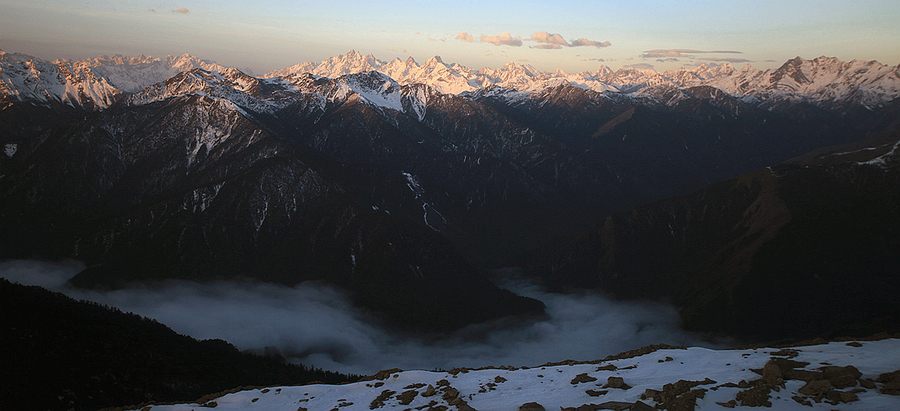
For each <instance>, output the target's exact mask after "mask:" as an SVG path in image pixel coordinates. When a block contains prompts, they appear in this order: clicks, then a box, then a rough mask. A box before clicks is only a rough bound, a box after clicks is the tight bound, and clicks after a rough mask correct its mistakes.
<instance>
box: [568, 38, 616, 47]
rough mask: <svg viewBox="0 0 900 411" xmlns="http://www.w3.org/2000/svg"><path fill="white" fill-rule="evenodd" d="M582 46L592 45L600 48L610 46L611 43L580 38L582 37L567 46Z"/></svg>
mask: <svg viewBox="0 0 900 411" xmlns="http://www.w3.org/2000/svg"><path fill="white" fill-rule="evenodd" d="M582 46H593V47H596V48H601V47H609V46H612V43H610V42H608V41H593V40H588V39H584V38H582V39H578V40H575V41H573V42H572V44H570V45H569V47H582Z"/></svg>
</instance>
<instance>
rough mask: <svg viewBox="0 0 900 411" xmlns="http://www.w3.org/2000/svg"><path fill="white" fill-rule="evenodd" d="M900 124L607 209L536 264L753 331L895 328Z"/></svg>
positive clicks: (695, 323) (899, 280) (700, 322)
mask: <svg viewBox="0 0 900 411" xmlns="http://www.w3.org/2000/svg"><path fill="white" fill-rule="evenodd" d="M898 143H900V133H898V132H893V133H890V134H887V135H884V136H881V137H880V138H876V139H871V140H869V141H867V142H864V143H860V144H856V145H854V146H844V147H839V148H832V149H829V150H823V151H820V152H819V153H814V154H811V155H809V156H806V158H805V159H804V161H801V162H794V163H788V164H782V165H779V166H775V167H770V168H765V169H761V170H758V171H756V172H754V173H751V174H747V175H745V176H742V177H740V178H737V179H733V180H729V181H725V182H723V183H719V184H714V185H711V186H709V187H707V188H705V189H703V190H700V191H698V192H695V193H693V194H691V195H687V196H683V197H677V198H672V199H668V200H662V201H657V202H654V203H651V204H648V205H646V206H642V207H638V208H635V209H633V210H631V211H630V212H628V213H621V214H616V215H613V216H611V217H609V218H607V219H606V221H605V222H603V223H602V224H599V225H597V226H595V227H593V228H592V229H590V230H588V231H586V232H584V233H583V234H582V235H580V236H579V237H578V238H577V239H574V240H572V241H570V242H569V243H567V244H564V245H559V246H558V247H557V248H556V249H555V251H553V252H552V253H551V257H549V258H548V259H547V260H545V261H543V262H541V263H538V264H536V265H535V266H533V270H534V272H535V273H537V274H539V275H541V276H543V278H544V279H545V280H546V281H547V282H549V283H551V284H553V285H555V286H558V287H571V286H574V287H599V288H603V289H605V290H607V291H610V292H612V293H614V294H616V295H617V296H620V297H623V298H654V299H664V300H669V301H672V302H674V303H675V304H676V305H677V306H678V307H679V308H680V310H681V314H682V318H683V320H684V324H685V326H687V327H688V328H690V329H694V330H704V331H714V332H724V333H728V334H731V335H735V336H740V337H744V338H749V339H756V340H772V339H783V338H799V337H807V336H813V335H834V334H856V335H859V334H866V333H873V332H880V331H897V328H898V326H897V324H900V322H898V319H900V300H898V299H897V295H900V190H898V189H897V188H898V187H900V161H898V160H900V156H898Z"/></svg>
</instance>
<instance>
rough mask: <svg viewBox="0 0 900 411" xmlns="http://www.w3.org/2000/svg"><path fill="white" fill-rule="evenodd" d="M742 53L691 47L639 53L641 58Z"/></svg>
mask: <svg viewBox="0 0 900 411" xmlns="http://www.w3.org/2000/svg"><path fill="white" fill-rule="evenodd" d="M720 53H725V54H743V52H740V51H731V50H716V51H704V50H692V49H667V50H666V49H658V50H648V51H645V52H644V54H641V57H642V58H645V59H652V58H667V57H676V58H679V57H680V58H694V57H693V56H692V54H720Z"/></svg>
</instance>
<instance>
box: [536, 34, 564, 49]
mask: <svg viewBox="0 0 900 411" xmlns="http://www.w3.org/2000/svg"><path fill="white" fill-rule="evenodd" d="M530 40H531V41H536V42H538V43H546V44H557V45H560V46H568V45H569V42H567V41H566V39H564V38H563V36H560V35H559V34H557V33H553V34H550V33H548V32H546V31H537V32H535V33H534V34H532V35H531V39H530ZM538 48H541V47H538ZM554 48H559V47H554Z"/></svg>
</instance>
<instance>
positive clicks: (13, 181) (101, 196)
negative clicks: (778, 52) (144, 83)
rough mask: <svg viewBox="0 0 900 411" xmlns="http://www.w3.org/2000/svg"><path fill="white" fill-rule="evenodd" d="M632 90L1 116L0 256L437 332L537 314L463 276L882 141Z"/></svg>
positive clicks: (386, 88)
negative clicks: (226, 286) (324, 304)
mask: <svg viewBox="0 0 900 411" xmlns="http://www.w3.org/2000/svg"><path fill="white" fill-rule="evenodd" d="M641 90H644V89H641ZM641 93H643V94H641ZM641 93H635V94H621V93H598V92H595V91H592V90H585V89H581V88H578V87H575V86H573V85H570V84H567V83H566V84H559V85H556V86H554V87H550V88H546V89H542V90H540V91H536V92H529V93H522V92H517V91H514V90H509V89H502V88H499V87H491V88H486V89H481V90H479V91H477V92H473V93H464V94H462V95H452V94H442V93H440V92H438V91H436V89H434V88H431V87H429V86H426V85H422V84H413V85H406V86H400V85H399V84H398V83H396V82H395V81H393V80H392V79H390V78H388V77H386V76H385V75H383V74H381V73H378V72H367V73H359V74H351V75H346V76H342V77H339V78H337V79H328V78H321V77H315V76H311V75H309V74H291V75H288V76H285V77H279V78H275V79H257V78H253V77H250V76H247V75H245V74H243V73H241V72H239V71H237V70H234V69H223V70H221V71H220V72H209V71H204V70H202V69H195V70H192V71H188V72H183V73H180V74H178V75H176V76H174V77H171V78H169V79H168V80H166V81H164V82H161V83H157V84H155V85H152V86H150V87H147V88H145V89H143V90H141V91H138V92H136V93H134V94H129V95H123V96H120V97H117V102H115V103H112V104H111V105H110V106H109V107H108V108H106V109H103V110H100V111H94V112H86V111H84V112H80V113H76V114H72V113H71V110H69V112H67V113H66V114H65V116H68V117H58V118H59V120H54V121H48V122H46V123H42V122H41V118H43V117H41V115H38V114H35V115H33V116H32V117H25V119H24V120H20V118H19V117H18V116H15V115H14V114H15V113H16V111H15V110H21V111H22V112H27V113H31V112H32V111H29V110H32V109H27V110H26V109H24V108H22V107H24V106H23V104H28V103H19V102H14V103H8V104H7V106H5V108H4V109H3V111H2V114H3V116H4V118H8V119H16V121H21V122H22V124H23V125H22V126H21V127H20V126H17V125H15V124H18V123H10V124H13V125H11V126H10V127H8V128H16V129H20V130H28V131H22V132H21V133H19V134H18V135H14V136H13V138H12V139H11V140H9V141H10V142H9V143H8V144H11V145H12V146H14V150H13V149H8V150H7V151H6V153H12V154H7V155H6V156H0V157H2V159H0V167H2V169H0V170H2V172H0V175H2V176H3V177H2V178H0V193H2V198H0V223H2V225H3V227H5V228H8V229H7V230H4V233H3V234H2V238H0V241H2V243H0V256H3V257H15V258H77V259H80V260H83V261H85V262H87V263H88V264H89V268H88V269H86V270H85V271H83V272H82V273H80V274H79V275H77V276H76V277H75V278H73V279H72V283H73V284H76V285H78V286H83V287H100V286H113V287H118V286H123V285H125V284H127V283H129V282H134V281H149V280H158V279H166V278H180V279H195V280H212V279H222V278H236V277H251V278H255V279H259V280H264V281H273V282H278V283H283V284H297V283H299V282H302V281H306V280H314V279H315V280H326V281H329V282H331V283H335V284H339V285H341V286H343V287H345V288H347V289H349V290H351V291H352V292H353V293H354V296H355V298H356V300H357V302H359V303H361V304H363V305H364V306H366V307H369V308H373V309H375V310H378V311H381V312H383V313H385V314H386V315H387V316H388V317H389V318H390V319H391V320H393V321H395V322H398V323H400V324H404V325H408V326H415V327H417V328H425V329H436V330H440V329H451V328H456V327H459V326H462V325H465V324H469V323H472V322H478V321H484V320H488V319H492V318H497V317H500V316H504V315H510V314H534V313H540V312H541V310H542V307H541V304H540V303H539V302H537V301H534V300H529V299H525V298H520V297H517V296H514V295H513V294H512V293H509V292H507V291H504V290H501V289H499V288H497V287H496V286H494V285H493V284H491V283H490V282H489V281H488V280H486V279H485V278H484V277H483V276H482V275H481V272H480V270H481V269H483V268H487V267H495V266H498V265H501V264H504V263H506V262H508V261H510V260H511V259H513V258H514V257H516V256H519V255H521V254H522V253H526V252H528V250H531V249H534V248H535V247H537V246H538V245H540V244H542V243H545V242H547V241H548V240H549V239H550V238H553V237H556V236H562V235H569V234H571V233H574V232H577V231H578V230H579V229H581V228H582V227H584V226H586V225H588V224H590V223H592V222H596V221H599V220H601V219H602V218H604V217H605V216H607V215H609V214H610V213H612V212H615V211H620V210H625V209H628V208H629V207H633V206H635V205H637V204H640V203H641V202H645V201H649V200H652V199H657V198H661V197H664V196H669V195H674V194H679V193H685V192H687V191H689V190H691V189H696V188H698V187H703V186H705V185H707V184H710V183H713V182H715V181H720V180H723V179H726V178H730V177H734V176H736V175H740V174H741V173H746V172H749V171H752V170H754V169H757V168H759V167H762V166H766V165H770V164H776V163H779V162H782V161H784V160H786V159H789V158H791V157H795V156H797V155H800V154H802V153H805V152H808V151H810V150H813V149H816V148H819V147H822V146H826V145H833V144H841V143H847V142H851V141H856V140H859V139H861V138H864V137H867V136H869V135H871V134H872V133H875V132H878V131H881V130H885V129H891V128H893V127H896V124H895V123H896V121H895V120H891V119H892V118H896V117H894V116H893V114H895V113H896V111H897V109H896V107H895V106H891V105H888V106H886V107H883V108H880V109H878V110H874V111H873V110H868V109H860V110H858V111H853V112H848V111H843V112H841V113H837V112H832V111H828V110H825V109H822V108H819V107H818V106H814V105H811V104H807V103H803V102H793V103H792V102H782V103H780V104H781V105H780V106H779V107H778V109H777V110H776V109H762V108H760V107H761V105H760V104H758V103H750V102H747V101H744V100H740V99H736V98H734V97H732V96H731V95H729V94H726V93H723V92H721V91H719V90H718V89H714V88H712V87H709V86H697V87H690V88H676V87H674V86H670V87H658V89H652V90H644V91H642V92H641ZM10 110H13V111H10ZM42 110H43V109H42ZM46 110H51V111H52V109H46ZM10 121H12V120H10ZM26 123H28V124H31V123H34V124H36V125H35V126H33V127H31V126H29V127H30V128H29V127H26ZM750 186H751V187H752V185H750ZM754 193H755V192H752V191H751V192H748V193H746V194H745V196H746V197H747V198H748V199H750V198H755V197H754V196H756V195H757V194H754ZM723 201H725V200H723ZM729 201H732V200H729ZM733 201H737V200H733ZM735 207H738V208H739V205H736V206H735ZM735 212H737V211H735ZM723 213H726V214H722V215H717V217H716V218H723V219H725V218H728V216H727V210H726V211H723ZM713 234H715V233H713ZM666 252H673V253H674V252H677V251H674V250H669V251H666ZM572 264H576V262H574V261H573V262H572ZM579 273H580V271H577V270H576V271H572V272H566V273H563V274H560V275H561V276H562V277H561V278H565V277H567V276H568V277H573V278H576V277H578V276H580V275H581V274H579ZM573 284H581V282H579V281H575V282H574V283H573ZM586 284H587V285H593V283H590V282H587V283H586ZM629 292H634V293H640V292H639V291H634V290H630V291H629ZM635 295H637V294H635ZM411 307H413V308H414V309H411Z"/></svg>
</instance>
